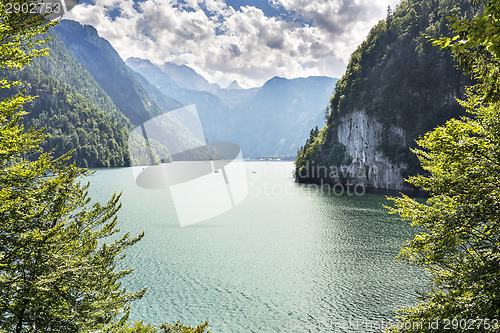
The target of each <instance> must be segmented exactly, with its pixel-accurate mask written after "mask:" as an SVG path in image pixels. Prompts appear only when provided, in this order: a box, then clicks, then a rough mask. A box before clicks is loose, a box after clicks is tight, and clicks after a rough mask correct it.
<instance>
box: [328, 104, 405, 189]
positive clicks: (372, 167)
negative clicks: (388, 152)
mask: <svg viewBox="0 0 500 333" xmlns="http://www.w3.org/2000/svg"><path fill="white" fill-rule="evenodd" d="M383 131H388V133H387V134H388V135H389V138H390V140H391V141H393V142H400V143H403V142H405V140H406V138H405V132H404V130H403V129H402V128H400V127H396V126H394V125H391V126H390V127H389V128H384V126H383V125H382V124H381V123H380V122H378V121H377V120H375V119H374V118H372V117H369V116H368V115H367V114H366V113H365V112H364V111H363V110H361V111H359V110H357V111H354V112H351V113H349V114H347V115H345V116H343V117H341V118H340V120H339V125H338V127H337V139H338V142H339V143H341V144H343V145H344V146H345V148H346V152H347V154H348V155H349V156H350V157H351V158H352V163H351V164H350V165H349V166H347V175H348V176H349V178H353V179H354V180H353V181H354V183H358V184H363V185H364V186H366V187H372V188H377V189H388V190H409V189H410V188H409V186H408V185H407V184H405V182H404V180H403V176H402V175H401V171H402V170H403V169H404V168H405V167H406V165H405V164H399V165H397V164H394V163H392V162H391V161H390V160H389V158H388V157H386V156H385V155H384V154H383V153H382V152H381V151H380V150H379V149H378V148H377V147H378V146H379V144H380V143H381V139H382V133H383Z"/></svg>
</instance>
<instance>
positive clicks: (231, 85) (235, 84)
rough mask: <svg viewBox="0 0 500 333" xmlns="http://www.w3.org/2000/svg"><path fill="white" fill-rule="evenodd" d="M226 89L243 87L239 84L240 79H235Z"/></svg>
mask: <svg viewBox="0 0 500 333" xmlns="http://www.w3.org/2000/svg"><path fill="white" fill-rule="evenodd" d="M226 89H243V88H241V86H240V85H239V84H238V81H236V80H233V82H231V84H230V85H228V86H227V87H226Z"/></svg>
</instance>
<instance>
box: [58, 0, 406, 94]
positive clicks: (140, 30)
mask: <svg viewBox="0 0 500 333" xmlns="http://www.w3.org/2000/svg"><path fill="white" fill-rule="evenodd" d="M398 3H399V0H324V1H313V0H269V1H267V0H254V1H251V0H226V1H223V0H203V1H192V0H83V1H80V2H79V4H78V5H77V6H76V7H75V8H73V9H72V10H71V11H70V12H69V13H67V14H66V15H65V17H64V18H66V19H72V20H76V21H79V22H80V23H82V24H90V25H92V26H94V27H95V28H96V29H97V31H98V32H99V35H100V36H101V37H104V38H105V39H107V40H108V41H109V42H110V43H111V45H113V47H114V48H115V49H116V50H117V51H118V53H119V54H120V56H121V57H122V58H123V59H124V60H126V59H128V58H129V57H138V58H143V59H149V60H150V61H151V62H152V63H154V64H157V65H161V64H163V63H165V62H167V61H168V62H173V63H176V64H179V65H187V66H189V67H191V68H193V69H194V70H196V71H197V72H198V73H199V74H201V75H203V76H204V77H205V78H206V79H207V80H209V81H210V82H216V83H219V84H220V85H221V86H222V87H225V86H227V85H228V84H229V83H231V82H232V81H233V80H237V81H238V83H239V84H240V85H241V86H242V87H244V88H250V87H257V86H261V85H263V84H264V83H265V82H266V81H267V80H269V79H271V78H272V77H274V76H280V77H285V78H289V79H292V78H297V77H308V76H313V75H325V76H331V77H336V78H340V77H342V75H343V74H344V72H345V69H346V66H347V63H348V61H349V57H350V55H351V53H352V52H353V51H354V50H355V49H356V47H357V46H358V45H359V44H361V43H362V42H363V40H364V39H365V38H366V36H367V34H368V33H369V31H370V29H371V28H372V27H373V26H374V25H375V24H376V23H377V22H378V21H379V20H381V19H384V18H385V17H386V15H387V7H388V6H391V8H393V9H394V8H395V7H396V5H397V4H398Z"/></svg>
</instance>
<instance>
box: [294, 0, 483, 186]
mask: <svg viewBox="0 0 500 333" xmlns="http://www.w3.org/2000/svg"><path fill="white" fill-rule="evenodd" d="M451 15H457V16H459V17H460V16H469V17H470V16H473V15H474V8H473V7H472V5H471V3H470V1H468V0H403V1H402V2H401V4H400V5H399V6H398V7H397V9H396V10H395V11H394V12H392V11H388V15H387V18H386V20H384V21H380V22H379V23H378V24H377V25H376V26H375V27H374V28H373V29H372V30H371V32H370V34H369V35H368V37H367V39H366V40H365V42H363V43H362V44H361V45H360V46H359V47H358V49H357V50H356V51H355V52H354V53H353V54H352V56H351V59H350V62H349V65H348V67H347V71H346V73H345V75H344V76H343V77H342V79H341V80H340V81H339V82H338V83H337V85H336V89H335V93H334V95H333V97H332V98H331V100H330V104H329V108H330V110H329V112H330V113H329V116H328V120H327V124H326V126H325V127H324V128H323V129H321V130H320V131H317V132H315V131H311V135H310V138H309V139H308V140H307V142H306V143H305V145H304V146H303V147H302V148H301V149H300V151H299V152H298V155H297V160H296V178H297V180H298V181H299V182H321V179H323V181H327V182H336V181H337V177H336V175H333V176H332V175H327V176H325V175H324V174H322V175H320V177H318V175H317V174H316V175H313V174H312V173H311V172H308V171H311V168H312V167H313V166H314V167H316V168H318V167H321V166H323V167H326V168H330V167H331V169H336V167H340V166H344V167H345V168H346V170H348V171H347V173H345V174H344V175H345V176H346V177H340V178H343V179H342V180H343V181H347V180H350V181H353V182H358V183H362V184H364V185H366V186H368V187H374V188H381V189H411V188H409V187H408V186H407V185H406V184H405V183H404V181H403V178H404V177H406V176H408V175H409V174H415V173H416V172H418V171H419V169H418V166H417V165H418V164H417V161H416V159H415V158H414V156H413V155H412V153H411V152H410V150H409V147H413V146H414V140H415V139H416V138H418V137H419V136H421V135H423V134H425V133H426V132H427V131H429V130H431V129H433V128H434V127H436V126H438V125H441V124H443V123H444V122H445V121H446V120H447V119H450V118H452V117H460V116H461V115H463V114H464V111H463V109H462V108H461V107H460V106H459V105H458V103H457V102H456V101H455V99H456V98H463V96H464V93H465V91H464V88H463V87H464V86H465V85H466V84H469V83H471V82H470V78H468V77H466V76H464V75H463V74H462V71H461V70H459V69H457V67H456V66H457V65H456V62H455V61H454V60H453V59H452V57H451V56H450V54H449V53H446V52H443V51H440V50H439V49H438V48H437V47H435V46H433V45H432V44H431V42H430V41H429V39H428V38H427V37H426V36H432V37H435V38H437V37H440V36H447V35H449V27H448V19H447V18H446V17H448V16H451ZM325 170H326V169H325ZM339 176H341V175H339Z"/></svg>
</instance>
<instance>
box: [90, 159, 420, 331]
mask: <svg viewBox="0 0 500 333" xmlns="http://www.w3.org/2000/svg"><path fill="white" fill-rule="evenodd" d="M292 167H293V165H292V163H289V162H273V163H266V162H249V163H246V170H247V177H248V184H249V193H248V196H247V198H246V199H245V200H244V201H243V202H242V203H241V204H240V205H239V206H237V207H235V208H234V209H232V210H230V211H228V212H226V213H224V214H222V215H219V216H217V217H215V218H213V219H210V220H207V221H206V222H202V223H199V224H196V225H192V226H188V227H185V228H181V227H180V226H179V223H178V220H177V216H176V212H175V209H174V205H173V201H172V197H171V195H170V192H169V191H168V190H145V189H141V188H139V187H137V186H136V185H135V183H134V179H133V176H132V172H131V170H130V169H101V170H99V171H98V172H97V174H96V175H95V176H93V177H91V181H92V186H91V194H92V197H93V199H98V200H105V199H106V198H108V197H109V196H110V195H111V193H113V191H123V197H122V202H123V208H122V210H121V211H120V222H119V227H120V228H121V229H122V230H123V231H130V232H132V233H139V232H140V231H142V230H144V231H145V232H146V236H145V237H144V239H143V240H142V241H141V242H139V243H138V244H137V245H136V246H134V247H133V248H132V249H130V250H129V251H128V257H127V258H126V265H127V266H128V267H130V266H131V267H134V268H135V272H134V273H133V274H131V275H130V276H129V277H127V280H126V281H125V282H124V284H125V286H127V288H129V289H131V290H138V289H140V288H142V287H144V286H146V287H147V288H148V291H147V293H146V295H145V296H144V298H143V299H141V300H139V301H137V302H135V303H134V304H133V308H132V318H131V319H134V320H144V321H146V322H152V323H155V324H159V323H161V322H164V321H166V322H175V321H177V320H181V321H182V322H183V323H185V324H191V325H194V324H200V323H202V322H203V321H205V320H207V321H209V322H210V327H211V328H210V330H211V331H212V332H214V333H216V332H308V331H311V332H320V331H322V332H324V331H336V332H368V331H376V330H375V329H370V328H366V326H358V327H356V326H355V325H351V328H349V327H348V324H349V321H351V323H352V322H355V321H357V322H358V323H362V324H365V325H366V324H368V325H372V324H373V326H376V325H374V324H376V323H378V322H383V321H384V320H385V321H387V320H389V319H391V318H393V316H394V309H396V308H401V307H404V306H408V305H411V304H413V303H415V302H416V295H415V293H414V289H416V288H422V287H423V285H424V282H423V273H421V272H420V271H416V270H415V269H413V268H410V267H408V266H406V265H404V264H402V263H400V262H394V261H393V259H394V257H395V256H396V255H397V253H398V251H399V248H400V247H401V245H402V244H404V242H405V240H406V239H410V238H412V235H413V230H411V228H410V227H409V226H408V225H407V224H406V223H403V222H401V221H400V220H398V219H397V218H396V217H391V216H389V215H388V214H387V212H386V211H385V209H384V208H382V205H383V204H384V203H385V197H384V196H378V195H364V196H355V195H351V196H349V195H347V194H344V195H342V196H335V195H328V194H326V193H321V191H318V188H317V187H314V186H311V185H300V184H295V183H293V180H292V179H291V169H292ZM334 325H337V326H336V328H335V329H333V328H332V327H334ZM342 325H343V326H345V327H344V328H342Z"/></svg>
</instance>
